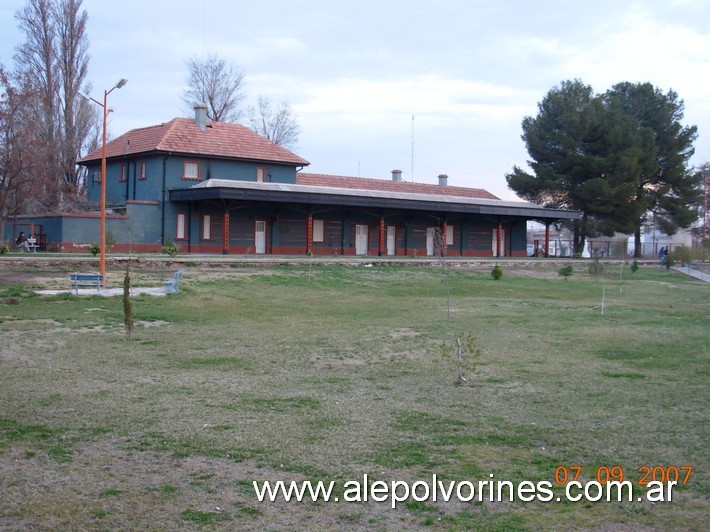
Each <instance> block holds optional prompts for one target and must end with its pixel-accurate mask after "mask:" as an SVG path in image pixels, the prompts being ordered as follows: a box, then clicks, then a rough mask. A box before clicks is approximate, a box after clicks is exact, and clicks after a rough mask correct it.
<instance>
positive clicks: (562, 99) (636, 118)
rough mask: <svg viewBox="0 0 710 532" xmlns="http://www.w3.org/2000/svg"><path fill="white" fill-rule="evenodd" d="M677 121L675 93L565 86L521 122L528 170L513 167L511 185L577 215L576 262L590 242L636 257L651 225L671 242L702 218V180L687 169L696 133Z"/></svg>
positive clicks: (635, 86)
mask: <svg viewBox="0 0 710 532" xmlns="http://www.w3.org/2000/svg"><path fill="white" fill-rule="evenodd" d="M683 113H684V103H683V100H681V99H680V98H679V97H678V94H677V93H675V92H674V91H672V90H669V91H667V92H663V91H661V90H660V89H658V88H656V87H654V86H653V85H652V84H650V83H629V82H623V83H618V84H616V85H614V86H613V87H612V88H611V89H609V90H608V91H606V92H605V93H602V94H596V93H595V92H594V91H593V89H592V87H590V86H589V85H586V84H584V83H583V82H582V81H580V80H570V81H564V82H562V83H561V84H560V85H558V86H556V87H553V88H552V89H551V90H550V91H549V92H548V93H547V94H546V95H545V97H544V98H543V100H542V101H541V102H540V103H539V104H538V114H537V116H535V117H531V116H528V117H525V118H524V120H523V123H522V129H523V134H522V139H523V141H524V142H525V145H526V148H527V151H528V154H529V156H530V160H529V161H528V166H529V168H530V171H527V170H525V169H523V168H520V167H518V166H515V167H514V168H513V171H512V172H511V173H509V174H507V175H506V180H507V182H508V186H509V187H510V188H511V189H512V190H513V191H514V192H516V193H517V194H518V195H519V196H521V197H522V198H524V199H526V200H529V201H531V202H533V203H536V204H538V205H544V206H546V207H557V208H560V207H562V208H569V209H575V210H578V211H580V212H581V219H580V220H577V221H574V222H571V223H572V227H571V229H572V231H573V234H574V237H573V238H574V251H575V253H582V251H583V249H584V244H585V241H586V239H587V238H588V237H593V236H598V235H606V236H612V235H614V234H615V233H624V234H633V235H634V240H635V254H636V256H640V255H639V254H640V252H641V232H642V227H643V226H644V224H646V223H647V222H648V221H649V219H651V218H652V219H653V222H654V224H655V225H656V226H657V227H659V228H660V229H662V230H663V231H664V232H665V233H666V234H669V235H672V234H674V233H675V232H676V231H677V230H678V229H679V228H688V227H690V226H691V225H692V224H693V223H694V222H695V221H696V220H697V219H698V210H699V208H700V206H701V203H702V197H703V191H702V186H701V183H702V181H703V173H702V171H700V170H697V169H694V168H692V167H691V166H690V165H689V159H690V158H691V157H692V155H693V153H694V147H693V143H694V142H695V140H696V138H697V128H696V127H695V126H684V125H683V124H682V123H681V122H682V119H683Z"/></svg>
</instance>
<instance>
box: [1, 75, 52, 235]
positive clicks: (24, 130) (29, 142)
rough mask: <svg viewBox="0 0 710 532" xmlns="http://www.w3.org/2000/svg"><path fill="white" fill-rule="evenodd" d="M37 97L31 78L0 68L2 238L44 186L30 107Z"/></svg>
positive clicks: (37, 142) (37, 138)
mask: <svg viewBox="0 0 710 532" xmlns="http://www.w3.org/2000/svg"><path fill="white" fill-rule="evenodd" d="M34 98H37V94H35V93H34V92H33V91H32V84H31V82H30V81H29V80H28V79H26V78H19V79H13V78H12V76H11V75H10V74H9V73H7V72H6V71H5V70H4V69H3V67H2V65H0V235H2V234H3V233H4V225H5V221H6V220H7V219H8V218H9V217H11V216H13V215H16V214H21V213H23V212H24V210H25V207H26V205H27V204H28V202H29V201H30V199H31V198H32V197H33V196H34V194H31V193H30V192H31V191H34V189H35V187H36V188H38V189H41V188H42V187H43V186H44V183H42V182H40V181H38V178H37V176H38V172H37V166H38V165H37V162H38V161H37V154H38V153H39V150H38V149H37V148H38V147H39V145H40V142H39V138H40V137H39V135H38V134H37V130H36V128H37V124H36V122H35V121H34V116H33V113H32V111H31V107H30V105H29V103H30V102H31V101H32V100H33V99H34ZM39 175H41V172H40V173H39Z"/></svg>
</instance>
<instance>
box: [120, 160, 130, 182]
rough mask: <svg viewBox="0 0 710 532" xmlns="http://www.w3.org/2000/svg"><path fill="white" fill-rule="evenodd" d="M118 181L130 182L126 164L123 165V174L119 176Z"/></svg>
mask: <svg viewBox="0 0 710 532" xmlns="http://www.w3.org/2000/svg"><path fill="white" fill-rule="evenodd" d="M118 180H119V181H121V182H124V181H127V180H128V166H127V165H125V164H122V165H121V173H119V174H118Z"/></svg>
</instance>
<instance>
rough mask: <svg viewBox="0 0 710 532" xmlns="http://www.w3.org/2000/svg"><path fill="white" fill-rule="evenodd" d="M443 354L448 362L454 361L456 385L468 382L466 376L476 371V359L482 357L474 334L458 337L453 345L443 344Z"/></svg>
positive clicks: (463, 334) (462, 334)
mask: <svg viewBox="0 0 710 532" xmlns="http://www.w3.org/2000/svg"><path fill="white" fill-rule="evenodd" d="M441 354H442V356H443V358H444V360H445V361H446V362H450V361H451V360H452V359H453V364H454V367H455V369H456V384H463V383H465V382H466V380H467V379H466V375H470V374H471V373H473V372H474V371H475V370H476V365H475V360H474V359H475V358H476V357H478V356H480V354H481V350H480V348H479V347H478V340H477V339H476V337H475V336H474V335H473V333H470V332H468V333H461V334H459V335H458V336H456V341H455V342H454V343H453V344H449V343H444V344H442V346H441Z"/></svg>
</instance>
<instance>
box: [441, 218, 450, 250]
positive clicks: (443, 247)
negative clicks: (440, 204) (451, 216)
mask: <svg viewBox="0 0 710 532" xmlns="http://www.w3.org/2000/svg"><path fill="white" fill-rule="evenodd" d="M447 226H448V224H447V223H446V222H442V223H441V254H442V255H446V252H447V251H448V249H449V247H448V244H447V243H446V229H447Z"/></svg>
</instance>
